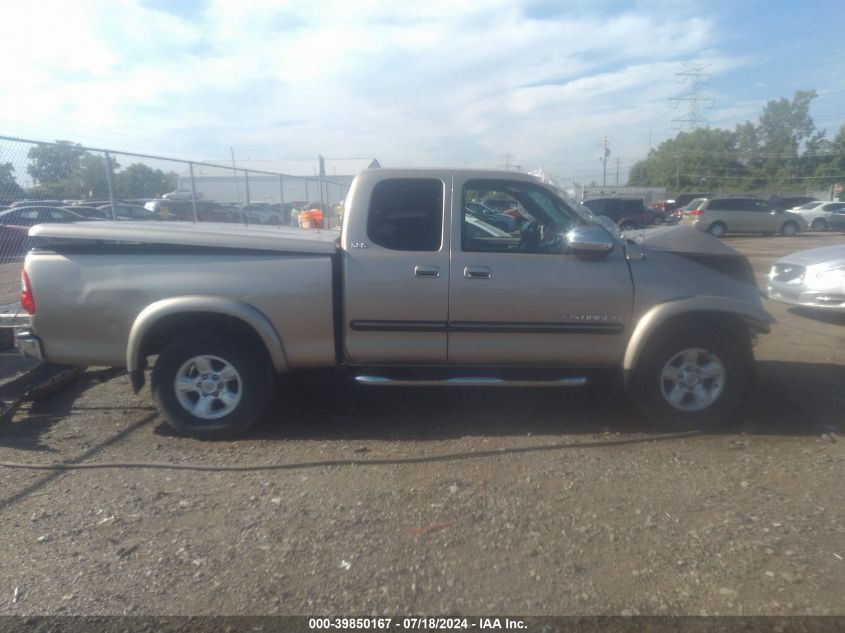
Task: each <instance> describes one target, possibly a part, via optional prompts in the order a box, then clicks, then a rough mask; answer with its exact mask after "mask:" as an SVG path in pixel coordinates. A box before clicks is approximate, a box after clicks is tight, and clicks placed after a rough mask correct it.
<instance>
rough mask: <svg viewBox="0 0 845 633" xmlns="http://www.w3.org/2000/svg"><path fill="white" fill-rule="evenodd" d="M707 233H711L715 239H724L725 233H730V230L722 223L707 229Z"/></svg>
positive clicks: (716, 223) (714, 224)
mask: <svg viewBox="0 0 845 633" xmlns="http://www.w3.org/2000/svg"><path fill="white" fill-rule="evenodd" d="M707 232H708V233H710V235H712V236H713V237H722V236H724V234H725V233H727V232H728V228H727V227H726V226H725V225H724V224H722V223H721V222H714V223H713V224H711V225H710V226H709V227H707Z"/></svg>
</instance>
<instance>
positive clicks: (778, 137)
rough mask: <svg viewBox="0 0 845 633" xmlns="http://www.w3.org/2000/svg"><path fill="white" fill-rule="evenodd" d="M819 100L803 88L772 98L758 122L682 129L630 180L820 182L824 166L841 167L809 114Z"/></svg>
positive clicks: (717, 185)
mask: <svg viewBox="0 0 845 633" xmlns="http://www.w3.org/2000/svg"><path fill="white" fill-rule="evenodd" d="M815 98H816V92H815V91H814V90H799V91H798V92H796V93H795V95H794V96H793V97H792V99H785V98H781V99H776V100H772V101H769V102H768V103H767V104H766V105H765V106H764V107H763V111H762V113H761V114H760V117H759V119H758V121H757V122H756V123H752V122H751V121H746V122H744V123H741V124H739V125H737V126H736V127H735V129H734V130H733V131H729V130H721V129H698V130H694V131H692V132H681V133H679V134H678V135H677V136H676V137H675V138H674V139H669V140H667V141H664V142H663V143H662V144H661V145H659V146H658V147H657V148H656V149H654V150H652V151H651V152H650V153H649V155H648V157H647V158H646V159H645V160H642V161H639V162H638V163H636V164H635V165H634V166H633V167H632V168H631V172H630V176H629V184H631V185H636V186H652V187H667V188H669V189H671V190H673V191H691V190H702V189H703V190H711V191H755V190H762V189H769V190H790V189H798V188H804V186H805V185H807V184H816V183H817V182H818V181H816V180H814V177H815V176H816V175H818V174H819V171H820V170H823V169H824V168H829V169H831V170H835V169H836V168H835V167H833V165H834V164H835V163H834V162H833V154H834V153H835V151H834V150H833V149H831V146H832V144H830V143H828V142H827V141H826V140H825V133H824V131H823V130H818V129H816V126H815V123H814V122H813V119H812V117H811V116H810V105H811V103H812V101H813V99H815ZM841 142H842V143H843V144H845V135H843V139H842V141H841ZM827 154H830V156H827ZM826 173H828V172H826ZM829 173H832V171H831V172H829Z"/></svg>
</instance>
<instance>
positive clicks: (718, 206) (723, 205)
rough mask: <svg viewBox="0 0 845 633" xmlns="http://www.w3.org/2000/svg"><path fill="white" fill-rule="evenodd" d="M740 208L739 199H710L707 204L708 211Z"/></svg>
mask: <svg viewBox="0 0 845 633" xmlns="http://www.w3.org/2000/svg"><path fill="white" fill-rule="evenodd" d="M737 208H740V205H739V200H711V201H710V204H708V205H707V210H708V211H728V210H733V209H737Z"/></svg>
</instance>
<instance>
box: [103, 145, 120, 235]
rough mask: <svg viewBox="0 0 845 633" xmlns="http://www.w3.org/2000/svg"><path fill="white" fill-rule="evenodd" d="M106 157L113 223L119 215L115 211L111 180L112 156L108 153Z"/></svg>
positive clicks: (107, 182)
mask: <svg viewBox="0 0 845 633" xmlns="http://www.w3.org/2000/svg"><path fill="white" fill-rule="evenodd" d="M105 155H106V184H107V185H108V187H109V206H111V219H112V221H114V220H117V214H116V213H115V211H114V187H113V185H112V178H111V156H109V153H108V152H105Z"/></svg>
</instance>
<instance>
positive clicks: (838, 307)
mask: <svg viewBox="0 0 845 633" xmlns="http://www.w3.org/2000/svg"><path fill="white" fill-rule="evenodd" d="M768 291H769V299H774V300H775V301H780V302H781V303H788V304H790V305H794V306H800V307H803V308H813V309H818V310H829V311H832V312H843V313H845V294H842V293H841V292H831V291H824V290H806V289H804V288H802V287H801V286H797V287H795V286H793V287H789V288H784V287H783V286H782V285H781V284H778V285H772V284H769V285H768Z"/></svg>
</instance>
